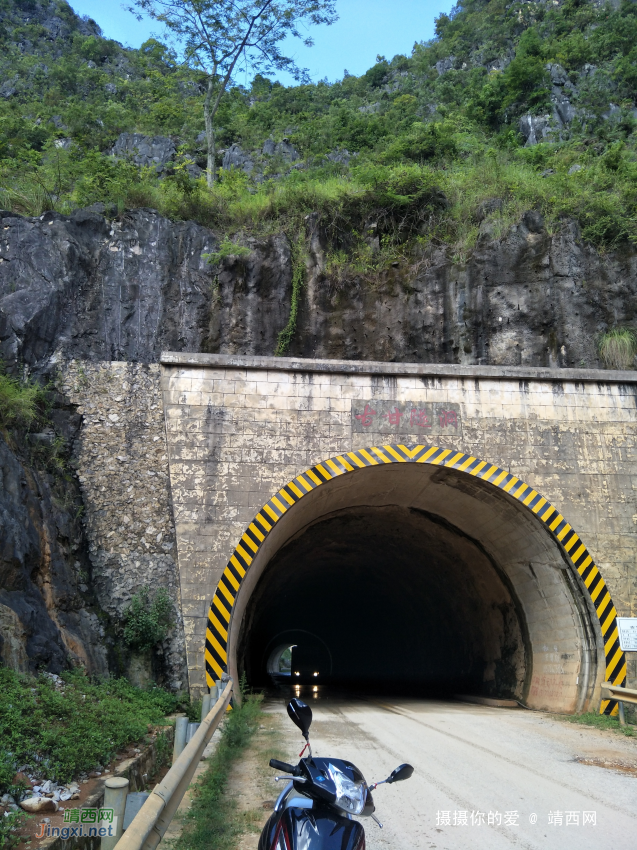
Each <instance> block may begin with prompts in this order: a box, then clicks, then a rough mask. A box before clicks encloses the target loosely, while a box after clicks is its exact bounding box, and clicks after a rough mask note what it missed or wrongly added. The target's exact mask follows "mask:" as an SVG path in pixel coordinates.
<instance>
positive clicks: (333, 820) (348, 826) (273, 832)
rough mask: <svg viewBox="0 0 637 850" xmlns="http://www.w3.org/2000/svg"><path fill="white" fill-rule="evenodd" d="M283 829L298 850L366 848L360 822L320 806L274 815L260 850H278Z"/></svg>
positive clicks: (262, 838)
mask: <svg viewBox="0 0 637 850" xmlns="http://www.w3.org/2000/svg"><path fill="white" fill-rule="evenodd" d="M279 829H281V830H282V831H283V830H285V831H286V832H287V835H286V838H287V843H288V844H289V846H290V847H291V848H294V850H316V848H319V847H320V848H321V850H364V848H365V830H364V829H363V827H362V826H361V824H360V823H358V821H355V820H349V819H348V818H346V817H340V816H339V815H337V814H336V812H334V811H333V810H330V809H328V808H327V807H323V806H320V805H317V804H316V803H315V805H314V808H313V809H295V808H290V809H285V810H284V811H281V812H274V813H273V814H272V815H271V816H270V819H269V821H268V822H267V823H266V825H265V827H264V828H263V832H262V833H261V838H260V839H259V847H258V850H274V848H276V847H277V844H275V841H277V840H278V838H279V836H278V830H279ZM283 846H285V845H283Z"/></svg>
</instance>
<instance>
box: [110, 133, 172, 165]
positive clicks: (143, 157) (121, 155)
mask: <svg viewBox="0 0 637 850" xmlns="http://www.w3.org/2000/svg"><path fill="white" fill-rule="evenodd" d="M111 154H112V155H113V156H114V157H117V158H118V159H128V160H130V161H131V162H133V163H134V164H135V165H137V166H139V167H140V168H141V167H152V168H154V169H155V170H156V171H157V172H158V173H161V172H163V171H165V169H166V166H167V165H168V164H169V163H171V162H173V160H174V159H175V156H176V154H177V149H176V148H175V143H174V142H173V140H172V139H169V138H168V137H167V136H144V135H142V134H141V133H120V135H119V137H118V139H117V141H116V142H115V144H114V145H113V148H112V150H111Z"/></svg>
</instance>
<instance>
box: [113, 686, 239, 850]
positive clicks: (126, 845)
mask: <svg viewBox="0 0 637 850" xmlns="http://www.w3.org/2000/svg"><path fill="white" fill-rule="evenodd" d="M231 697H232V680H230V681H229V682H228V684H227V685H226V688H225V690H224V691H223V693H222V694H221V695H220V697H219V699H218V700H217V702H216V703H215V704H214V705H213V706H212V708H211V709H210V712H209V713H208V715H207V717H206V718H205V719H204V720H202V721H201V725H200V726H199V729H197V731H196V732H195V734H194V735H193V737H192V738H191V740H190V741H189V743H187V744H186V746H185V748H184V750H183V751H182V753H181V754H180V755H179V756H178V757H177V759H176V760H175V762H174V763H173V766H172V767H171V768H170V770H169V771H168V773H167V774H166V776H165V777H164V779H163V780H162V781H161V782H160V783H159V785H157V786H156V787H155V789H154V791H153V792H152V794H151V795H150V797H149V798H148V799H147V800H146V802H145V803H144V805H143V806H142V808H141V809H140V810H139V812H138V813H137V815H136V816H135V818H134V820H133V822H132V823H131V825H130V826H129V827H128V829H127V830H126V832H125V833H124V835H123V836H122V837H121V838H120V840H119V841H118V842H117V844H116V850H155V848H156V847H157V845H158V844H159V842H160V841H161V839H162V837H163V835H164V833H165V832H166V830H167V829H168V826H169V825H170V822H171V821H172V819H173V817H174V816H175V812H176V811H177V809H178V807H179V804H180V803H181V801H182V799H183V796H184V794H185V793H186V791H187V790H188V786H189V785H190V782H191V780H192V777H193V776H194V773H195V770H196V769H197V765H198V764H199V761H200V760H201V756H202V755H203V751H204V750H205V749H206V746H207V745H208V743H209V742H210V739H211V738H212V736H213V734H214V732H215V729H216V728H217V726H218V725H219V722H220V721H221V718H222V717H223V716H224V714H225V711H226V708H227V707H228V703H229V702H230V698H231Z"/></svg>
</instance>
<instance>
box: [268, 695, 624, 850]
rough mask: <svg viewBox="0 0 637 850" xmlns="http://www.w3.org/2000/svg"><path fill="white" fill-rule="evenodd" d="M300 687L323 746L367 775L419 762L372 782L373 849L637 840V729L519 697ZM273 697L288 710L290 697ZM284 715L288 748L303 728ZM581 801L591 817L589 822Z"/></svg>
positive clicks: (595, 846) (596, 844)
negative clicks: (618, 728)
mask: <svg viewBox="0 0 637 850" xmlns="http://www.w3.org/2000/svg"><path fill="white" fill-rule="evenodd" d="M303 698H305V699H307V701H308V702H309V703H310V705H311V706H312V709H313V711H314V723H313V726H312V732H311V734H310V739H311V741H312V744H313V749H314V753H315V754H316V755H321V756H327V755H334V756H338V757H340V758H346V759H349V760H350V761H353V762H354V763H355V764H356V765H357V766H358V767H359V768H360V769H361V770H362V771H363V773H364V775H365V777H366V778H367V780H368V781H374V780H378V779H382V778H384V777H385V776H387V775H388V774H389V773H390V772H391V770H392V769H393V768H394V767H396V766H397V765H398V764H400V763H401V762H404V761H408V762H410V763H411V764H413V766H414V768H415V772H414V775H413V777H412V778H411V779H410V780H408V781H406V782H403V783H400V784H396V785H391V786H382V787H380V788H378V789H377V790H376V792H375V793H374V800H375V802H376V814H377V815H378V817H379V818H380V820H381V821H382V822H383V824H384V828H383V829H382V830H380V829H379V828H378V827H377V826H376V825H375V824H374V823H373V822H372V821H371V820H369V819H366V821H365V831H366V836H367V848H368V850H387V848H392V850H429V848H437V850H456V848H458V850H460V848H462V850H468V849H469V848H470V850H480V848H485V850H500V848H529V850H531V848H532V849H533V850H553V848H555V850H558V849H559V850H570V848H573V850H575V848H576V849H577V850H606V848H607V849H608V850H635V848H637V740H636V739H629V738H625V737H623V736H620V735H618V734H616V733H613V732H600V731H597V730H593V729H590V728H582V727H579V726H578V725H575V724H570V723H567V722H565V721H562V720H558V719H553V718H551V717H548V716H547V715H543V714H539V713H535V712H530V711H525V710H522V709H519V710H510V709H509V710H507V709H498V708H488V707H483V706H476V705H469V704H462V703H453V702H449V703H445V702H436V701H424V700H406V699H405V700H393V699H392V700H391V702H390V703H389V702H386V701H384V700H382V699H379V700H371V699H370V700H366V699H345V698H338V697H334V696H333V697H328V698H325V699H320V698H318V699H308V698H307V696H306V695H305V694H304V695H303ZM267 709H268V710H270V711H275V712H278V711H281V712H283V711H284V701H283V700H282V699H281V700H275V699H272V700H270V701H268V704H267ZM282 726H283V728H284V729H285V730H286V733H285V734H286V736H288V737H286V744H287V746H288V747H289V750H290V753H289V754H290V758H291V757H292V754H293V753H294V751H295V749H296V748H297V746H298V743H299V741H301V738H300V734H299V733H298V731H297V730H296V728H295V727H294V726H293V725H292V724H291V722H290V721H289V720H288V719H287V716H285V719H283V720H282ZM299 750H300V747H298V749H296V752H297V753H298V751H299ZM578 758H580V759H586V760H589V761H594V762H595V761H596V760H597V761H599V762H602V763H603V762H606V763H610V764H614V765H623V766H624V769H623V770H620V769H617V768H608V767H601V766H595V765H590V764H585V763H582V762H581V761H577V759H578ZM631 766H632V770H631ZM584 812H587V813H594V818H595V825H592V824H591V823H587V824H586V825H584V824H583V819H584ZM490 813H491V816H492V818H491V819H492V821H493V822H492V824H489V823H488V820H489V815H490ZM508 813H513V814H508ZM551 813H555V814H554V815H553V821H554V822H553V823H549V816H550V814H551ZM559 813H561V822H560V817H559ZM569 813H570V814H569ZM480 814H482V815H483V818H482V817H480ZM516 814H517V817H515V815H516ZM463 815H466V819H467V822H466V825H464V824H463V823H462V820H463V817H462V816H463ZM472 815H473V821H474V823H473V824H472ZM592 817H593V815H592V814H588V815H587V820H590V819H592ZM534 818H535V819H536V820H535V821H534ZM483 819H484V821H485V823H481V825H477V823H476V821H482V820H483ZM567 820H568V823H567ZM576 820H577V821H578V823H576ZM454 821H455V824H454Z"/></svg>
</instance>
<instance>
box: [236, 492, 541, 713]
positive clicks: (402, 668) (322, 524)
mask: <svg viewBox="0 0 637 850" xmlns="http://www.w3.org/2000/svg"><path fill="white" fill-rule="evenodd" d="M525 634H526V630H525V625H524V622H523V616H522V615H521V613H520V608H519V605H518V604H516V600H515V598H514V595H513V592H512V590H511V589H510V588H509V586H508V584H507V582H506V579H505V578H503V574H502V572H501V571H500V570H499V568H498V566H497V564H495V563H494V562H493V561H492V559H491V558H490V557H489V555H488V554H487V553H486V552H485V551H484V550H483V549H482V548H481V546H480V544H478V543H477V542H476V541H474V540H472V539H470V538H469V537H467V536H466V535H465V534H463V533H462V532H461V531H460V530H459V529H458V528H455V527H453V526H451V525H449V524H448V523H447V522H446V521H445V520H443V519H441V518H440V517H436V516H434V515H432V514H428V513H425V512H423V511H419V510H416V509H410V508H403V507H382V508H379V507H369V508H361V507H357V508H355V509H351V510H346V511H343V512H340V513H337V514H333V515H331V516H329V517H327V518H324V519H321V520H319V521H317V522H315V523H314V524H312V525H310V526H309V527H307V528H306V529H305V530H303V531H302V532H300V533H299V534H298V535H297V536H296V537H295V538H293V539H292V540H291V541H289V542H288V543H287V545H285V546H284V547H283V548H281V549H280V550H279V551H278V552H277V553H276V554H275V555H274V556H273V557H272V558H271V560H270V562H269V564H268V566H267V567H266V569H265V570H264V572H263V574H262V576H261V578H260V579H259V582H258V584H257V586H256V588H255V591H254V593H253V594H252V596H251V598H250V602H249V604H248V607H247V609H246V613H245V617H244V620H243V625H242V632H241V638H240V641H239V658H240V659H242V665H243V668H244V671H245V673H246V675H247V679H248V681H249V683H250V684H251V685H253V686H256V687H263V686H265V687H267V686H269V685H271V684H272V677H271V675H270V674H271V672H272V663H273V662H272V659H273V658H274V659H275V661H277V662H278V658H279V656H280V654H281V651H282V650H283V649H284V647H285V646H286V645H287V646H292V647H293V649H292V661H291V669H290V668H286V669H290V673H289V675H290V676H291V677H292V683H294V682H295V681H298V682H301V683H305V684H310V683H318V684H321V685H324V684H329V685H332V686H337V687H339V688H348V689H357V690H362V689H364V690H366V691H368V692H386V691H392V692H396V693H398V692H403V693H410V694H418V695H438V694H441V695H442V694H449V693H474V694H483V695H486V696H498V697H505V698H506V697H516V696H517V697H519V696H520V695H521V694H522V692H523V689H524V686H525V679H526V676H527V666H528V665H527V654H528V653H527V651H526V649H525V646H526V639H525ZM287 658H288V660H287V661H286V663H287V664H289V663H290V662H289V655H288V656H287ZM269 669H270V673H269V672H268V670H269ZM315 673H318V676H315V675H314V674H315ZM296 674H299V675H298V677H297V678H296V679H294V677H295V676H296Z"/></svg>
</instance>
